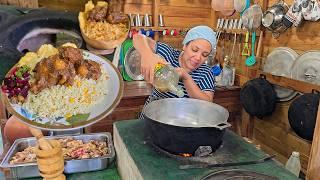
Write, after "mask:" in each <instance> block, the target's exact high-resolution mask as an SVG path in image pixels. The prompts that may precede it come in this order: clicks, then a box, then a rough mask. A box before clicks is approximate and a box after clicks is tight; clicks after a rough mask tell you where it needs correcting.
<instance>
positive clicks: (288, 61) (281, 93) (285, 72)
mask: <svg viewBox="0 0 320 180" xmlns="http://www.w3.org/2000/svg"><path fill="white" fill-rule="evenodd" d="M298 56H299V55H298V54H297V53H296V52H295V51H294V50H292V49H290V48H288V47H278V48H275V49H273V51H272V52H271V53H270V54H269V55H268V56H267V58H266V61H265V64H264V66H263V71H264V72H267V73H270V74H273V75H276V76H284V77H288V78H291V69H292V65H293V63H294V62H295V60H296V59H297V57H298ZM274 90H275V91H276V94H277V97H278V99H279V101H289V100H290V99H292V98H293V97H295V96H296V95H297V93H298V92H297V91H294V90H291V89H287V88H283V87H281V86H277V85H274Z"/></svg>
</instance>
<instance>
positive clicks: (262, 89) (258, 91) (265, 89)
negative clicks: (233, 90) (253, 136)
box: [240, 78, 277, 118]
mask: <svg viewBox="0 0 320 180" xmlns="http://www.w3.org/2000/svg"><path fill="white" fill-rule="evenodd" d="M276 101H277V96H276V92H275V91H274V89H273V87H272V85H271V84H270V83H269V82H268V81H267V80H266V79H265V78H256V79H252V80H250V81H248V82H246V83H245V84H244V85H243V87H242V88H241V90H240V102H241V104H242V106H243V108H244V109H245V110H246V112H247V113H248V114H250V115H251V116H256V117H258V118H263V117H264V116H268V115H271V114H272V112H273V111H274V109H275V105H276Z"/></svg>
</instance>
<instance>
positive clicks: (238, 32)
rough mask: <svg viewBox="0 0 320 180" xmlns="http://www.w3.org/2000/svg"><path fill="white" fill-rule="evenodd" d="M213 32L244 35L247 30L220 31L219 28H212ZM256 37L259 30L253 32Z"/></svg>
mask: <svg viewBox="0 0 320 180" xmlns="http://www.w3.org/2000/svg"><path fill="white" fill-rule="evenodd" d="M212 29H213V30H214V31H221V33H230V34H246V33H247V31H248V30H247V29H221V28H212ZM255 32H256V36H259V34H260V30H255ZM250 34H252V32H250Z"/></svg>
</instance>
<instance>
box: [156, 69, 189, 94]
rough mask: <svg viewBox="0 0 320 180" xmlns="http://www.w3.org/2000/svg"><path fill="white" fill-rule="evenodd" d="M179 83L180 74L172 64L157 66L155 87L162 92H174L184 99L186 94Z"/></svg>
mask: <svg viewBox="0 0 320 180" xmlns="http://www.w3.org/2000/svg"><path fill="white" fill-rule="evenodd" d="M178 83H179V74H178V73H177V72H176V71H175V69H174V67H173V66H171V65H170V64H160V63H159V64H157V65H156V67H155V73H154V83H153V85H154V87H155V88H156V89H157V90H159V91H161V92H168V91H170V92H172V93H173V94H175V95H177V96H178V97H183V96H184V92H183V90H182V88H181V86H179V85H178Z"/></svg>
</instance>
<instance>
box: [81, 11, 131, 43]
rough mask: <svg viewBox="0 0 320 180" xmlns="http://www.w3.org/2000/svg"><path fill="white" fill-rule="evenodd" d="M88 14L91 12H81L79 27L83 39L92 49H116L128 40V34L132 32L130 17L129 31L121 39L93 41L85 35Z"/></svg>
mask: <svg viewBox="0 0 320 180" xmlns="http://www.w3.org/2000/svg"><path fill="white" fill-rule="evenodd" d="M87 12H89V10H85V12H80V13H79V16H78V19H79V25H80V31H81V34H82V37H83V39H84V40H85V42H86V43H87V44H88V45H90V46H91V47H93V48H96V49H114V48H116V47H117V46H119V45H120V44H122V43H123V41H124V40H126V38H127V37H128V33H129V30H130V19H129V16H128V15H127V18H128V20H127V23H126V29H127V30H126V32H125V33H124V34H123V35H122V36H120V37H119V38H117V39H114V40H101V39H93V38H90V37H88V35H87V34H86V33H85V26H86V22H87Z"/></svg>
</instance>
